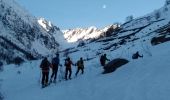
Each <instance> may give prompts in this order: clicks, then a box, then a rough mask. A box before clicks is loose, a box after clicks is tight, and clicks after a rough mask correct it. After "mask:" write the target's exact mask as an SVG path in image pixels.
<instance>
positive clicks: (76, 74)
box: [76, 68, 80, 76]
mask: <svg viewBox="0 0 170 100" xmlns="http://www.w3.org/2000/svg"><path fill="white" fill-rule="evenodd" d="M79 70H80V68H77V72H76V76H77V74H78V73H79Z"/></svg>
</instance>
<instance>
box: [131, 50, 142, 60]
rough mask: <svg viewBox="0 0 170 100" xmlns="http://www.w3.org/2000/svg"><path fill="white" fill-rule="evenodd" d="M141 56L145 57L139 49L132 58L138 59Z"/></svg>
mask: <svg viewBox="0 0 170 100" xmlns="http://www.w3.org/2000/svg"><path fill="white" fill-rule="evenodd" d="M139 57H143V55H142V56H141V55H140V54H139V51H137V52H136V53H135V54H133V55H132V59H138V58H139Z"/></svg>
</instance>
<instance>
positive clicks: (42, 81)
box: [41, 72, 45, 86]
mask: <svg viewBox="0 0 170 100" xmlns="http://www.w3.org/2000/svg"><path fill="white" fill-rule="evenodd" d="M44 81H45V73H44V72H42V80H41V84H42V86H43V85H44Z"/></svg>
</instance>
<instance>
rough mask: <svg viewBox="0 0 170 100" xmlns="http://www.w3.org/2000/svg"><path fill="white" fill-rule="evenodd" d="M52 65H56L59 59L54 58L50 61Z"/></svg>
mask: <svg viewBox="0 0 170 100" xmlns="http://www.w3.org/2000/svg"><path fill="white" fill-rule="evenodd" d="M52 64H53V65H58V64H59V58H58V57H55V58H53V59H52Z"/></svg>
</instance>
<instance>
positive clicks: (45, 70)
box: [40, 57, 52, 87]
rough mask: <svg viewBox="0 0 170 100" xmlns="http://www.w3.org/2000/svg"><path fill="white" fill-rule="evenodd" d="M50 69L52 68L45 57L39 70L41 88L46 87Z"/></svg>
mask: <svg viewBox="0 0 170 100" xmlns="http://www.w3.org/2000/svg"><path fill="white" fill-rule="evenodd" d="M50 67H52V66H51V64H50V62H49V61H48V59H47V57H45V58H44V59H43V60H42V62H41V64H40V68H41V70H42V81H41V84H42V87H45V86H47V85H48V76H49V70H50Z"/></svg>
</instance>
